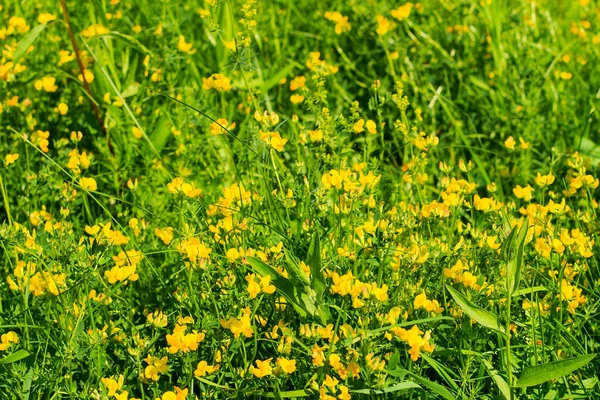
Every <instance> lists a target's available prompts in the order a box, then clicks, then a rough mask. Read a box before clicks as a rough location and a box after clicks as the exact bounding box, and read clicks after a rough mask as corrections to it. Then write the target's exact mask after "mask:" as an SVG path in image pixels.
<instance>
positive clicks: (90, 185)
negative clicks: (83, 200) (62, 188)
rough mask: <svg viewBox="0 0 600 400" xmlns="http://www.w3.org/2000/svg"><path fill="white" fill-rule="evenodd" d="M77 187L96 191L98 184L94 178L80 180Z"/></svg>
mask: <svg viewBox="0 0 600 400" xmlns="http://www.w3.org/2000/svg"><path fill="white" fill-rule="evenodd" d="M79 185H80V186H81V187H82V188H83V189H85V190H91V191H94V190H98V184H97V183H96V180H95V179H94V178H81V179H80V180H79Z"/></svg>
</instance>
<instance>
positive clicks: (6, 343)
mask: <svg viewBox="0 0 600 400" xmlns="http://www.w3.org/2000/svg"><path fill="white" fill-rule="evenodd" d="M11 343H15V344H16V343H19V337H18V336H17V334H16V333H15V332H13V331H9V332H8V333H5V334H3V335H2V336H0V351H4V350H6V349H8V348H9V347H10V345H11Z"/></svg>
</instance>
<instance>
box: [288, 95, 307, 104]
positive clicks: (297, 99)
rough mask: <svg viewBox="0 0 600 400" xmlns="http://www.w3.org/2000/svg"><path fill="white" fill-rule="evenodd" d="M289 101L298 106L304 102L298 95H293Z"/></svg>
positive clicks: (302, 97)
mask: <svg viewBox="0 0 600 400" xmlns="http://www.w3.org/2000/svg"><path fill="white" fill-rule="evenodd" d="M290 101H291V102H292V103H293V104H300V103H302V102H303V101H304V96H301V95H299V94H293V95H292V96H291V97H290Z"/></svg>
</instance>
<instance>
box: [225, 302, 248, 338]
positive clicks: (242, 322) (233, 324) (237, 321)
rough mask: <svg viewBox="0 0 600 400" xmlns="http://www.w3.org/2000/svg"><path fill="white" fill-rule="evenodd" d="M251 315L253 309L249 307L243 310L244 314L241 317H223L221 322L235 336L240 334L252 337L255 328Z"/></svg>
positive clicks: (237, 336)
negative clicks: (225, 318) (253, 327)
mask: <svg viewBox="0 0 600 400" xmlns="http://www.w3.org/2000/svg"><path fill="white" fill-rule="evenodd" d="M250 315H252V311H250V309H249V308H245V309H243V310H242V316H241V317H240V318H235V317H231V318H229V319H228V320H224V319H221V320H219V323H220V324H221V326H222V327H223V328H225V329H229V331H231V333H232V334H233V337H234V338H236V339H237V338H239V337H240V335H244V336H245V337H247V338H248V337H252V335H253V334H254V330H253V329H252V323H251V322H250Z"/></svg>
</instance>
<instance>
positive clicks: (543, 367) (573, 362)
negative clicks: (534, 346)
mask: <svg viewBox="0 0 600 400" xmlns="http://www.w3.org/2000/svg"><path fill="white" fill-rule="evenodd" d="M594 357H596V355H595V354H588V355H585V356H581V357H575V358H569V359H567V360H560V361H554V362H550V363H546V364H540V365H534V366H532V367H527V368H525V369H523V372H522V373H521V376H520V377H519V379H518V380H517V384H516V385H515V386H516V387H529V386H536V385H540V384H542V383H544V382H547V381H549V380H552V379H558V378H562V377H563V376H566V375H569V374H570V373H571V372H573V371H575V370H577V369H579V368H581V367H583V366H585V365H586V364H588V363H589V362H590V361H592V360H593V359H594Z"/></svg>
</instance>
